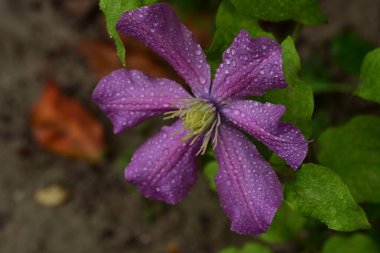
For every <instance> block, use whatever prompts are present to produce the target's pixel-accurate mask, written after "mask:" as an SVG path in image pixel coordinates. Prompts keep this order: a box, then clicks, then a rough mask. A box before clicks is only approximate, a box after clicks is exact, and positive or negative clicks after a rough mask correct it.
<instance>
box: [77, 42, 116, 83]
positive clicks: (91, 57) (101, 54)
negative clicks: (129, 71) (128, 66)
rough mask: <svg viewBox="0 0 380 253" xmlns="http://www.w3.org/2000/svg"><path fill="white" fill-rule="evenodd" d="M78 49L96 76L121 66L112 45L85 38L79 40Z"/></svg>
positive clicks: (100, 76) (98, 76)
mask: <svg viewBox="0 0 380 253" xmlns="http://www.w3.org/2000/svg"><path fill="white" fill-rule="evenodd" d="M78 49H79V52H80V53H81V54H82V55H83V57H84V59H85V60H86V63H87V65H88V66H89V67H90V69H91V71H92V72H93V73H94V74H95V75H96V77H97V78H102V77H103V76H105V75H107V74H109V73H111V72H112V71H114V70H116V69H119V68H121V67H122V65H121V63H120V61H119V58H118V57H117V55H116V51H115V47H114V46H113V45H109V44H107V43H104V42H101V41H98V40H90V39H87V40H82V41H80V42H79V44H78Z"/></svg>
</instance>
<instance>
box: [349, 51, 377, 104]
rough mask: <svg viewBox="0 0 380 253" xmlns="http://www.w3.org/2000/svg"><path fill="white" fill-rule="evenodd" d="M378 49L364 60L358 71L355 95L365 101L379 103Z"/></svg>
mask: <svg viewBox="0 0 380 253" xmlns="http://www.w3.org/2000/svg"><path fill="white" fill-rule="evenodd" d="M379 70H380V48H378V49H375V50H373V51H372V52H370V53H369V54H367V56H366V57H365V58H364V61H363V65H362V67H361V70H360V81H359V86H358V87H357V90H356V92H355V94H356V95H358V96H359V97H362V98H364V99H366V100H370V101H373V102H377V103H380V71H379Z"/></svg>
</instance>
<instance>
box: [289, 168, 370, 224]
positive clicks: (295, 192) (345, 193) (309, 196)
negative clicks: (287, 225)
mask: <svg viewBox="0 0 380 253" xmlns="http://www.w3.org/2000/svg"><path fill="white" fill-rule="evenodd" d="M285 200H286V202H287V203H288V205H289V206H290V207H291V208H292V209H293V210H295V211H297V212H299V213H300V214H302V215H304V216H307V217H311V218H314V219H318V220H320V221H321V222H323V223H325V224H326V225H327V226H328V227H329V228H330V229H334V230H338V231H354V230H357V229H368V228H370V225H369V223H368V221H367V217H366V215H365V213H364V211H363V209H362V208H361V207H360V206H358V205H357V204H356V202H355V200H354V199H353V198H352V196H351V194H350V191H349V190H348V187H347V186H346V185H345V184H344V183H343V182H342V180H341V179H340V178H339V177H338V176H337V175H336V174H335V173H334V172H333V171H331V170H330V169H328V168H326V167H322V166H319V165H316V164H305V165H303V166H302V168H301V169H300V171H298V172H297V173H296V177H295V180H294V181H292V182H289V183H288V184H287V185H286V187H285Z"/></svg>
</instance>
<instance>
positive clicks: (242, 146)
mask: <svg viewBox="0 0 380 253" xmlns="http://www.w3.org/2000/svg"><path fill="white" fill-rule="evenodd" d="M215 152H216V159H217V162H218V164H219V170H218V174H217V175H216V178H215V182H216V186H217V189H218V192H219V196H220V200H221V203H222V207H223V208H224V210H225V211H226V213H227V215H228V217H229V218H230V219H231V220H232V224H231V230H233V231H235V232H237V233H240V234H260V233H263V232H265V231H267V230H268V227H269V226H270V224H271V223H272V219H273V217H274V215H275V213H276V211H277V209H278V207H279V206H280V204H281V202H282V199H283V193H282V187H281V183H280V181H279V179H278V178H277V176H276V174H275V173H274V172H273V170H272V168H271V166H270V165H269V163H268V162H267V161H265V160H264V158H263V157H262V156H261V155H260V154H259V152H258V151H257V149H256V147H255V146H254V145H253V144H252V143H251V142H250V141H249V140H248V139H247V138H245V137H244V136H243V134H242V133H240V132H239V131H238V130H237V129H234V128H232V127H230V126H227V125H223V124H222V126H221V127H220V131H219V137H218V145H217V146H216V149H215Z"/></svg>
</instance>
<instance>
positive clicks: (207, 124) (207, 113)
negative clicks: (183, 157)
mask: <svg viewBox="0 0 380 253" xmlns="http://www.w3.org/2000/svg"><path fill="white" fill-rule="evenodd" d="M179 104H180V105H179V106H178V110H174V111H170V112H166V113H165V115H169V116H167V117H166V118H165V119H172V118H176V117H178V118H180V119H182V120H183V125H184V127H185V128H186V129H187V130H188V133H187V135H186V136H185V137H184V138H183V141H186V140H189V139H192V141H191V142H190V145H192V144H194V143H195V141H196V140H198V138H199V137H200V136H202V135H203V134H204V133H205V131H206V130H208V131H207V132H206V133H205V134H204V139H203V142H202V146H201V148H200V150H199V151H198V153H197V155H199V154H202V155H203V154H204V153H205V152H206V149H207V145H208V142H209V141H210V139H211V135H212V134H214V137H213V140H212V143H213V146H214V147H215V146H216V145H217V136H218V127H219V125H220V116H219V114H218V112H217V110H216V108H215V105H214V104H212V103H210V102H209V101H205V100H202V99H197V98H187V99H184V100H182V101H181V102H180V103H179Z"/></svg>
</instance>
